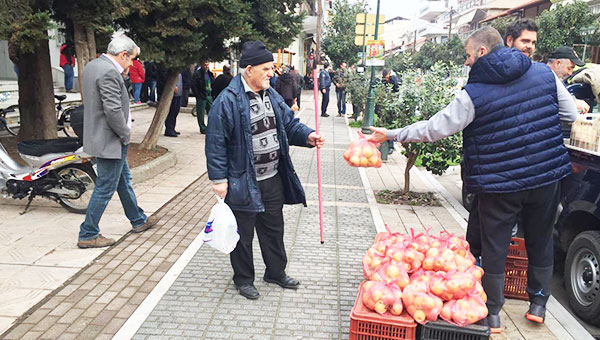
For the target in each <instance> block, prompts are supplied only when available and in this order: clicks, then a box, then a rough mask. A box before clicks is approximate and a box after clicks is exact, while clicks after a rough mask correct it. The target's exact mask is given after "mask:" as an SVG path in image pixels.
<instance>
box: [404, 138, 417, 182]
mask: <svg viewBox="0 0 600 340" xmlns="http://www.w3.org/2000/svg"><path fill="white" fill-rule="evenodd" d="M402 146H403V147H404V149H405V150H406V168H404V192H403V194H408V191H409V190H410V169H412V167H413V165H415V162H416V161H417V156H418V154H417V153H414V152H410V148H409V147H408V145H404V144H403V145H402Z"/></svg>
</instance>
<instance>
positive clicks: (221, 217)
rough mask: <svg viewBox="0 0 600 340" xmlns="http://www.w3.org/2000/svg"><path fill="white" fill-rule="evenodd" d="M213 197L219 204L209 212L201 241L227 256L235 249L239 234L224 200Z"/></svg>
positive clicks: (231, 213)
mask: <svg viewBox="0 0 600 340" xmlns="http://www.w3.org/2000/svg"><path fill="white" fill-rule="evenodd" d="M215 197H216V198H217V201H219V203H217V205H215V206H214V207H213V208H212V210H211V211H210V216H209V217H208V222H207V223H206V227H204V237H203V238H202V239H203V240H204V243H208V245H210V246H211V247H213V248H215V249H217V250H219V251H222V252H223V253H225V254H229V253H231V252H232V251H233V250H234V249H235V246H236V245H237V242H238V240H239V239H240V234H239V233H238V228H237V222H236V220H235V216H234V215H233V212H232V211H231V209H230V208H229V206H228V205H227V204H226V203H225V200H224V199H222V198H220V197H219V196H216V195H215Z"/></svg>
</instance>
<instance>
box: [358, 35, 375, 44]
mask: <svg viewBox="0 0 600 340" xmlns="http://www.w3.org/2000/svg"><path fill="white" fill-rule="evenodd" d="M367 40H373V36H372V35H367V36H366V37H365V38H364V40H363V36H362V35H356V36H354V45H357V46H362V45H363V41H364V42H365V43H366V42H367Z"/></svg>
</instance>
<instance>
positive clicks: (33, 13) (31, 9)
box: [0, 0, 57, 140]
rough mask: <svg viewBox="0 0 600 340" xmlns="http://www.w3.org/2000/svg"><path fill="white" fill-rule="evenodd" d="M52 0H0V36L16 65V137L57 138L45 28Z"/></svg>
mask: <svg viewBox="0 0 600 340" xmlns="http://www.w3.org/2000/svg"><path fill="white" fill-rule="evenodd" d="M50 4H51V1H44V0H19V1H10V0H0V39H3V40H7V41H8V51H9V58H10V59H11V61H12V62H13V63H15V64H16V65H17V67H18V68H19V112H20V122H21V126H20V129H19V134H18V136H17V137H18V139H19V140H25V139H51V138H56V136H57V133H56V112H55V110H54V89H53V83H52V69H51V66H50V50H49V48H48V39H49V38H48V30H49V29H51V28H53V27H54V25H53V23H52V21H51V12H50V10H51V8H50Z"/></svg>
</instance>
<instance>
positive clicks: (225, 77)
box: [212, 73, 233, 98]
mask: <svg viewBox="0 0 600 340" xmlns="http://www.w3.org/2000/svg"><path fill="white" fill-rule="evenodd" d="M231 79H233V76H232V75H231V73H223V74H220V75H219V76H218V77H217V79H215V82H214V83H213V84H212V96H213V98H217V96H218V95H219V93H221V91H223V90H224V89H225V88H226V87H227V86H228V85H229V83H231Z"/></svg>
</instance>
